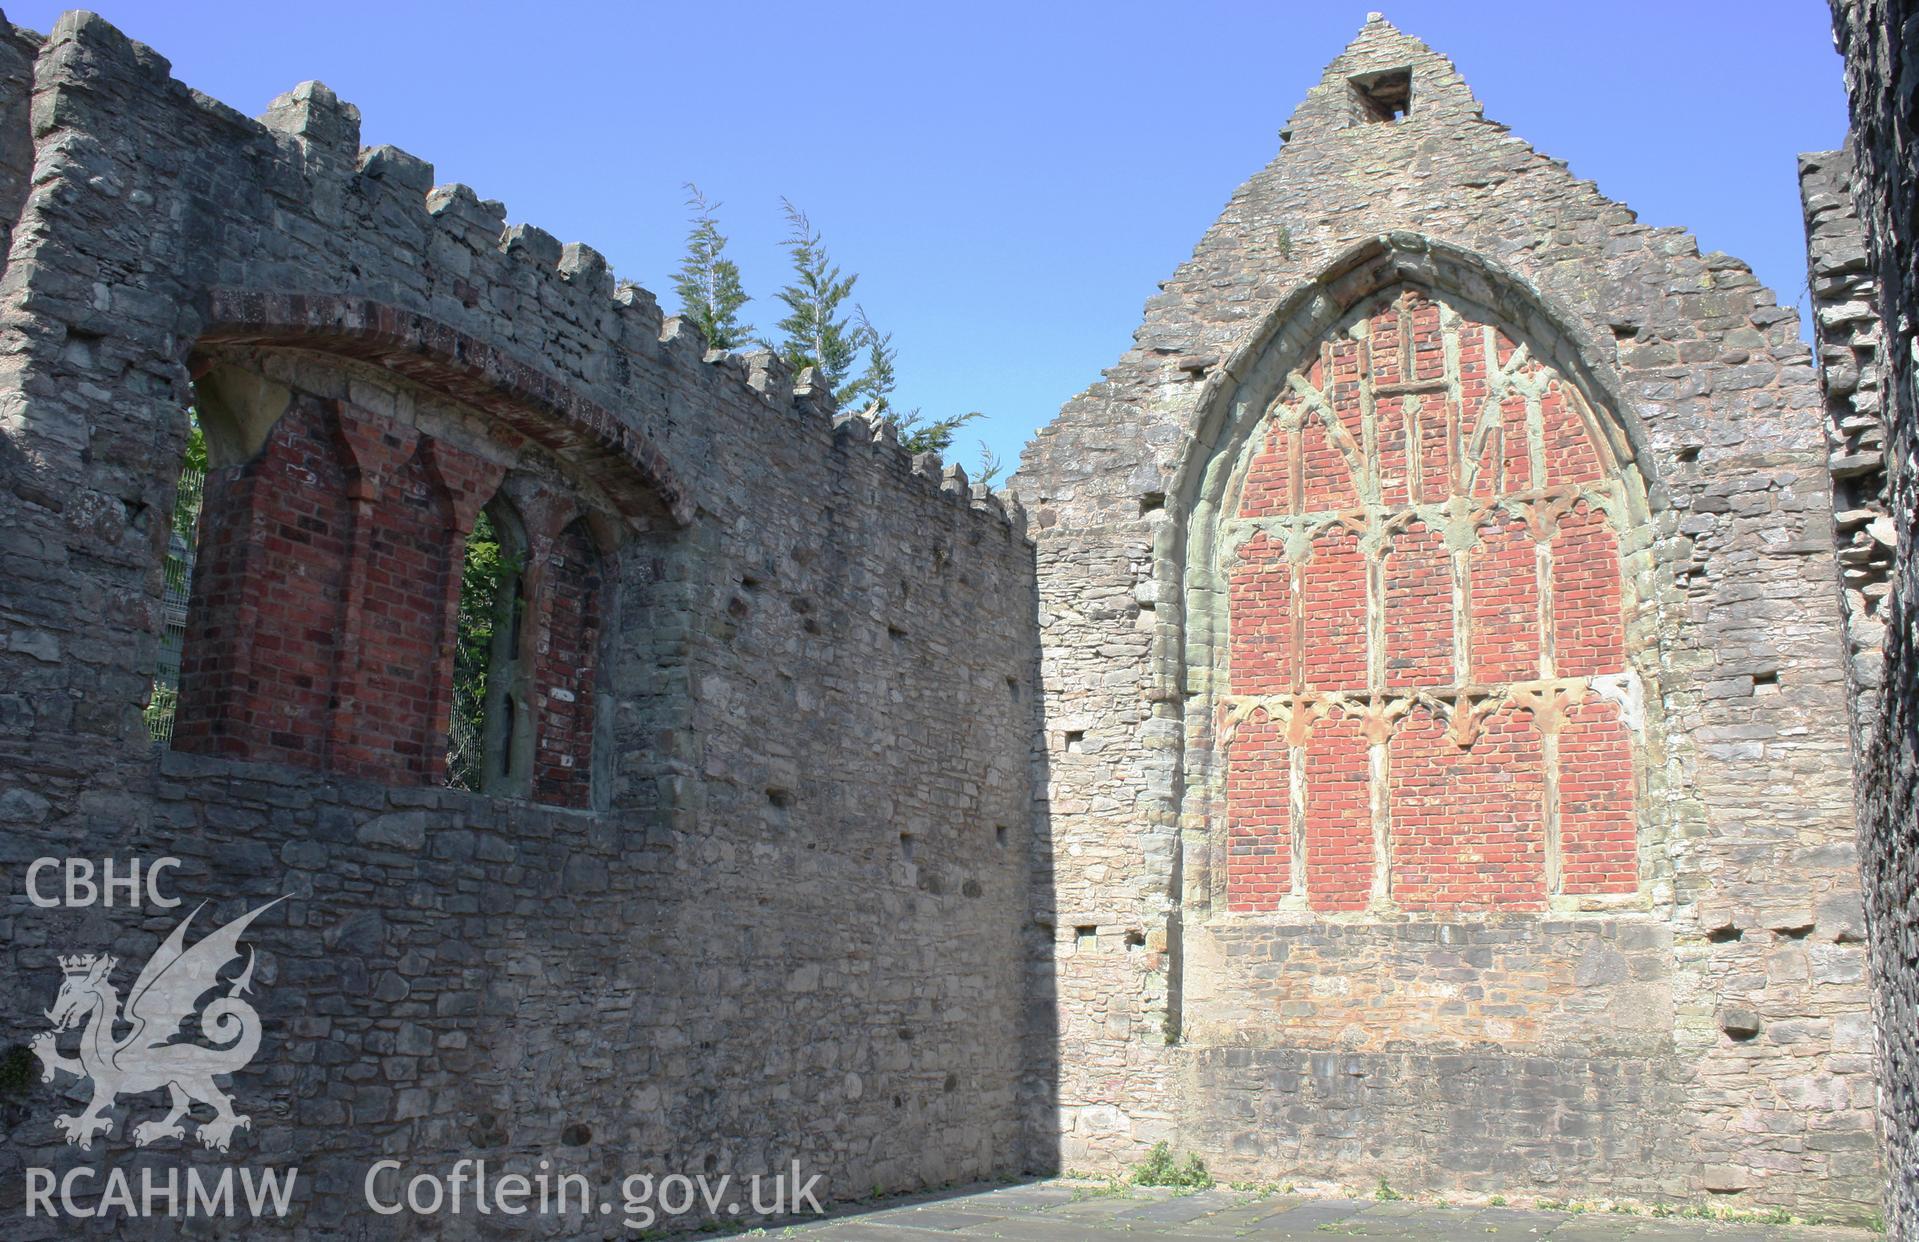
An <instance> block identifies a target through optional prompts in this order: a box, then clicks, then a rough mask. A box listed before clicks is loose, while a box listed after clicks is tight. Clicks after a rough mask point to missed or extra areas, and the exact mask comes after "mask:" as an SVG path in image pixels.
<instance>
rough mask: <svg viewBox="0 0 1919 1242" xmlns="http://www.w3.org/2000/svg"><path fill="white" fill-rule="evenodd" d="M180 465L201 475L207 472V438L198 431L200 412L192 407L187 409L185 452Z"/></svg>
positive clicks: (203, 433)
mask: <svg viewBox="0 0 1919 1242" xmlns="http://www.w3.org/2000/svg"><path fill="white" fill-rule="evenodd" d="M180 464H181V465H182V466H184V467H185V468H186V469H188V470H198V471H199V472H200V473H202V474H205V473H206V470H207V437H206V433H205V432H203V431H201V430H200V411H198V410H196V409H194V408H193V407H192V406H188V407H187V451H186V455H185V456H184V457H182V458H181V460H180Z"/></svg>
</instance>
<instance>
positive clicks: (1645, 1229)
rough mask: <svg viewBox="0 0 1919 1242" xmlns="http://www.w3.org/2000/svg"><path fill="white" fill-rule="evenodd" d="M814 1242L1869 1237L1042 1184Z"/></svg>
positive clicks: (1826, 1240) (1813, 1240)
mask: <svg viewBox="0 0 1919 1242" xmlns="http://www.w3.org/2000/svg"><path fill="white" fill-rule="evenodd" d="M768 1233H769V1234H770V1235H771V1236H774V1237H796V1238H808V1239H819V1240H820V1242H930V1240H932V1239H937V1238H968V1239H978V1238H999V1239H1004V1240H1005V1242H1223V1240H1224V1239H1228V1238H1233V1239H1246V1240H1247V1242H1335V1240H1336V1239H1343V1238H1359V1239H1369V1240H1373V1242H1388V1240H1394V1242H1410V1240H1413V1239H1417V1240H1418V1242H1875V1237H1876V1235H1873V1234H1871V1233H1868V1232H1866V1231H1864V1230H1857V1229H1839V1228H1833V1227H1811V1226H1804V1225H1756V1224H1727V1223H1724V1222H1719V1221H1704V1220H1691V1219H1676V1218H1672V1217H1649V1216H1633V1215H1628V1214H1625V1213H1617V1214H1615V1213H1607V1212H1585V1213H1573V1212H1549V1211H1539V1210H1534V1209H1527V1208H1515V1207H1450V1206H1446V1205H1443V1204H1435V1203H1423V1202H1418V1201H1415V1200H1392V1201H1388V1202H1379V1201H1377V1200H1371V1199H1332V1198H1324V1199H1322V1198H1312V1197H1308V1196H1304V1195H1297V1194H1269V1195H1262V1194H1257V1193H1254V1192H1252V1191H1232V1190H1223V1189H1215V1190H1209V1191H1201V1192H1198V1193H1193V1194H1183V1195H1182V1194H1175V1193H1169V1192H1167V1191H1165V1190H1146V1189H1140V1188H1137V1187H1119V1188H1117V1189H1116V1188H1114V1187H1113V1186H1110V1185H1107V1184H1103V1183H1086V1182H1079V1183H1074V1182H1068V1181H1048V1182H1034V1183H1029V1184H1026V1185H1020V1186H993V1187H987V1186H982V1187H979V1188H978V1189H976V1190H970V1191H967V1190H961V1191H951V1192H941V1193H939V1194H937V1195H930V1196H919V1197H916V1198H912V1199H902V1200H899V1201H897V1202H896V1203H893V1204H888V1203H885V1202H881V1203H875V1204H867V1205H862V1206H860V1207H858V1208H854V1209H849V1210H848V1211H846V1212H843V1213H840V1214H837V1215H835V1216H831V1217H828V1218H826V1219H823V1220H819V1221H813V1222H806V1223H802V1224H797V1225H793V1226H789V1227H786V1228H776V1229H772V1230H769V1231H768Z"/></svg>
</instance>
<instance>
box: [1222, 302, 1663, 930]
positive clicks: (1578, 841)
mask: <svg viewBox="0 0 1919 1242" xmlns="http://www.w3.org/2000/svg"><path fill="white" fill-rule="evenodd" d="M1602 443H1603V442H1602V441H1601V440H1600V438H1599V437H1597V436H1596V435H1595V434H1594V422H1593V415H1592V411H1591V410H1590V409H1589V408H1588V407H1587V406H1586V404H1585V402H1584V400H1583V398H1582V397H1581V395H1580V393H1579V391H1578V390H1577V389H1576V387H1575V386H1574V385H1572V384H1571V383H1569V382H1567V381H1566V380H1565V379H1564V378H1563V377H1562V376H1561V375H1560V374H1559V373H1558V372H1557V371H1556V370H1555V369H1554V368H1553V367H1552V366H1551V365H1550V364H1549V363H1548V362H1547V361H1545V360H1543V359H1541V358H1539V357H1536V356H1534V355H1533V353H1532V351H1531V350H1530V349H1529V348H1528V347H1527V345H1525V344H1524V343H1522V342H1520V341H1518V340H1516V339H1515V338H1514V336H1513V335H1510V334H1508V333H1507V332H1506V331H1504V330H1503V329H1502V328H1501V327H1500V326H1499V325H1498V324H1496V323H1494V322H1490V321H1488V320H1487V319H1486V318H1485V317H1483V315H1482V314H1481V313H1479V312H1476V311H1475V310H1473V309H1471V308H1469V307H1466V306H1464V305H1462V304H1458V303H1455V302H1453V301H1451V300H1449V299H1447V298H1445V297H1443V296H1440V295H1437V294H1434V293H1430V292H1428V291H1426V290H1423V289H1420V288H1415V287H1410V286H1401V287H1399V288H1397V289H1394V290H1390V291H1388V292H1386V293H1383V294H1378V295H1374V296H1373V297H1371V298H1369V299H1367V300H1366V301H1365V302H1364V303H1363V304H1362V305H1361V306H1359V307H1358V308H1356V309H1355V310H1354V311H1353V312H1351V313H1350V314H1348V315H1347V316H1346V318H1345V319H1344V320H1343V321H1341V322H1340V323H1339V324H1337V325H1335V326H1334V327H1333V328H1332V329H1331V330H1330V331H1329V332H1328V333H1327V334H1326V335H1325V336H1324V337H1323V338H1322V339H1321V340H1320V341H1319V342H1318V343H1317V345H1316V347H1314V348H1313V349H1311V350H1310V351H1309V353H1308V356H1307V357H1305V358H1304V359H1303V360H1302V361H1301V363H1300V364H1299V365H1298V366H1297V367H1295V369H1294V370H1293V371H1292V372H1291V373H1290V374H1289V375H1287V377H1286V378H1285V381H1284V383H1283V385H1282V388H1281V391H1280V393H1279V395H1278V397H1277V398H1276V399H1275V400H1273V402H1272V404H1271V406H1270V408H1269V409H1268V411H1267V413H1266V416H1265V418H1264V420H1263V421H1262V423H1261V424H1260V426H1259V427H1258V429H1257V430H1256V431H1255V432H1254V434H1253V438H1252V441H1251V443H1250V444H1249V445H1248V446H1247V448H1246V450H1245V451H1244V453H1243V455H1242V456H1243V460H1242V461H1241V463H1240V464H1239V466H1238V469H1237V472H1236V474H1235V476H1234V477H1233V479H1232V481H1231V483H1230V484H1229V486H1228V492H1227V496H1226V504H1225V505H1224V506H1223V507H1222V510H1221V512H1222V514H1223V515H1224V516H1223V518H1222V520H1221V530H1220V537H1219V547H1220V549H1221V551H1222V553H1223V555H1222V557H1221V560H1220V567H1221V569H1222V570H1223V576H1224V579H1225V586H1226V592H1227V597H1228V598H1227V627H1226V628H1227V643H1226V651H1225V673H1226V685H1227V693H1226V695H1225V696H1224V698H1223V700H1222V704H1221V708H1222V712H1221V725H1222V727H1221V741H1222V745H1223V748H1224V757H1225V802H1226V805H1225V811H1226V820H1227V823H1226V840H1225V855H1226V868H1225V870H1226V875H1225V885H1224V887H1225V895H1226V902H1227V905H1228V908H1229V909H1237V910H1242V911H1258V910H1272V909H1278V908H1282V907H1286V906H1293V907H1299V908H1304V909H1310V910H1315V911H1323V912H1334V911H1342V910H1362V909H1375V910H1378V909H1399V910H1427V911H1459V910H1531V909H1543V908H1546V907H1547V906H1548V905H1550V904H1552V903H1553V902H1554V901H1555V899H1560V898H1570V899H1580V898H1589V897H1602V898H1603V897H1606V896H1620V895H1630V894H1633V893H1635V892H1636V891H1637V889H1638V886H1639V870H1638V850H1637V837H1636V827H1635V825H1636V819H1635V810H1634V802H1635V785H1636V776H1635V763H1636V755H1635V748H1634V745H1633V737H1632V733H1633V730H1632V722H1631V719H1630V707H1631V699H1632V695H1631V686H1632V684H1633V683H1632V677H1633V675H1632V672H1631V670H1630V668H1629V665H1628V662H1627V652H1626V644H1625V624H1624V586H1623V581H1622V569H1621V564H1622V563H1621V556H1620V545H1619V539H1618V534H1617V531H1618V529H1619V519H1620V515H1621V514H1622V512H1623V509H1622V506H1623V500H1622V495H1623V493H1622V491H1621V487H1620V483H1619V480H1618V477H1617V472H1616V470H1614V469H1612V468H1610V467H1609V465H1608V458H1607V455H1606V452H1605V450H1604V448H1603V447H1602Z"/></svg>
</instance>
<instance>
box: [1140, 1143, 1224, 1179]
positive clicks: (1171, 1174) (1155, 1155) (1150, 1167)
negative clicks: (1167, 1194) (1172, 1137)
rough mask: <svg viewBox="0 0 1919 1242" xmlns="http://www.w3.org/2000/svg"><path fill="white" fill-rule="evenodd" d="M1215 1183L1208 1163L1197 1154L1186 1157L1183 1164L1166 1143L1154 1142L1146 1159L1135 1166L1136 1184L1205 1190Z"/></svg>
mask: <svg viewBox="0 0 1919 1242" xmlns="http://www.w3.org/2000/svg"><path fill="white" fill-rule="evenodd" d="M1212 1184H1213V1175H1212V1174H1211V1173H1208V1172H1207V1171H1206V1164H1205V1162H1204V1161H1202V1160H1201V1159H1200V1158H1199V1156H1198V1155H1197V1154H1194V1155H1190V1156H1187V1157H1186V1163H1184V1164H1181V1163H1180V1162H1179V1161H1178V1160H1176V1159H1175V1158H1174V1157H1173V1152H1172V1149H1171V1148H1169V1147H1168V1146H1167V1145H1166V1144H1165V1143H1163V1142H1162V1143H1155V1144H1153V1150H1151V1151H1149V1152H1147V1153H1146V1159H1144V1160H1142V1161H1140V1162H1139V1164H1138V1165H1136V1166H1134V1168H1133V1185H1135V1186H1173V1187H1177V1188H1179V1189H1181V1190H1205V1189H1207V1188H1208V1187H1210V1186H1211V1185H1212Z"/></svg>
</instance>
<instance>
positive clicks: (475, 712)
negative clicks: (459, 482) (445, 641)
mask: <svg viewBox="0 0 1919 1242" xmlns="http://www.w3.org/2000/svg"><path fill="white" fill-rule="evenodd" d="M526 549H527V543H526V533H525V528H524V526H523V525H522V524H521V522H520V520H519V518H518V517H517V516H516V515H515V514H514V512H513V510H512V507H511V506H510V505H509V504H508V503H507V502H506V500H505V499H504V498H503V497H497V496H496V497H495V498H494V499H493V501H492V503H490V504H488V505H487V506H486V507H485V508H483V509H482V510H480V514H479V517H478V518H477V519H476V520H475V522H474V525H473V531H472V533H471V534H469V535H468V536H467V541H466V557H465V560H464V562H463V564H462V567H461V573H460V603H459V615H458V622H457V628H456V631H455V638H454V651H453V711H452V716H451V719H450V720H449V722H448V726H447V761H446V772H447V784H449V785H451V786H452V787H454V788H455V789H467V790H472V791H474V792H476V793H478V792H487V793H520V792H524V790H525V786H526V774H527V769H528V765H529V760H530V758H531V741H532V738H531V729H530V727H529V726H530V722H529V721H528V719H527V716H528V710H527V686H526V681H527V678H526V675H525V670H526V661H524V660H522V659H521V651H522V649H523V647H524V645H525V641H526V625H527V616H526V610H527V600H526V554H527V553H526Z"/></svg>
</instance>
